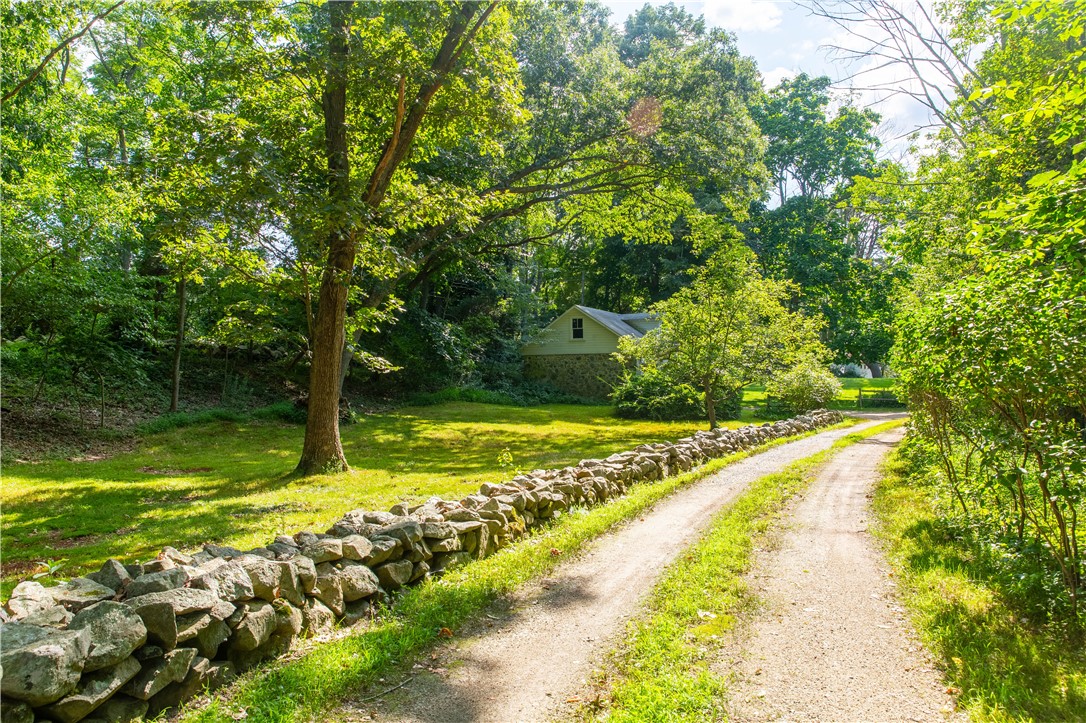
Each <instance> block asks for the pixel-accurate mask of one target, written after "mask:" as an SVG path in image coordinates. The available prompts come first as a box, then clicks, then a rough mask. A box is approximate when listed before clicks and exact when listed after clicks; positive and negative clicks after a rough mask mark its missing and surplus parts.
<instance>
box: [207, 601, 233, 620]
mask: <svg viewBox="0 0 1086 723" xmlns="http://www.w3.org/2000/svg"><path fill="white" fill-rule="evenodd" d="M236 609H237V608H235V607H234V605H233V603H228V602H226V601H225V600H220V601H219V602H217V603H215V606H214V607H213V608H211V609H210V610H208V611H207V614H208V615H210V616H211V617H213V618H215V619H216V620H226V619H227V618H228V617H230V616H231V615H233V614H234V611H235V610H236Z"/></svg>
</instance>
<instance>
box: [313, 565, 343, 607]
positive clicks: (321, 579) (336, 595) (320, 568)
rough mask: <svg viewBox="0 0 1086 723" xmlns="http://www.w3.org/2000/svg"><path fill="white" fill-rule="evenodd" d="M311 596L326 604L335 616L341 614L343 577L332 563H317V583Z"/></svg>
mask: <svg viewBox="0 0 1086 723" xmlns="http://www.w3.org/2000/svg"><path fill="white" fill-rule="evenodd" d="M313 596H314V597H316V598H317V599H318V600H320V601H321V602H322V603H324V604H325V605H327V606H328V608H329V609H330V610H331V611H332V612H333V613H335V614H336V616H337V617H338V616H340V615H342V614H343V602H344V600H343V579H342V578H341V577H340V575H339V570H337V569H336V568H335V567H333V566H332V563H330V562H322V563H321V564H319V565H317V584H316V587H314V589H313Z"/></svg>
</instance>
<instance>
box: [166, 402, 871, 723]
mask: <svg viewBox="0 0 1086 723" xmlns="http://www.w3.org/2000/svg"><path fill="white" fill-rule="evenodd" d="M861 421H862V420H856V419H850V420H846V421H844V422H841V423H839V424H836V425H833V426H830V427H825V428H823V429H818V430H815V431H813V432H807V433H805V434H799V435H794V436H791V437H784V438H781V439H777V440H773V441H771V442H767V443H766V444H763V445H760V446H758V447H756V448H754V449H752V450H748V451H746V452H740V453H737V454H733V455H729V456H727V457H721V458H718V459H715V460H712V461H710V462H708V463H707V464H705V465H703V466H702V467H699V468H697V469H695V470H691V471H690V472H687V473H685V474H681V475H676V476H674V477H669V478H667V479H664V480H660V481H658V482H652V483H646V484H638V485H634V486H633V487H632V488H631V490H630V491H629V492H628V493H627V494H626V495H624V496H622V497H619V498H616V499H614V500H611V501H610V502H608V503H606V504H603V505H600V506H598V507H593V508H590V509H583V508H580V509H574V510H571V511H570V512H568V513H567V514H565V515H563V516H562V517H561V518H560V519H559V520H558V521H556V522H555V523H554V524H552V525H549V526H548V527H546V528H543V529H541V530H539V531H538V532H536V533H534V534H532V535H530V536H529V537H527V538H526V539H524V540H522V541H520V542H518V543H516V544H514V545H511V546H509V547H507V548H506V549H504V550H502V551H500V552H498V553H497V554H496V555H494V556H492V557H489V558H487V559H485V560H480V561H479V562H475V563H472V564H470V565H467V566H465V567H463V568H461V569H460V570H456V571H453V572H450V573H449V574H447V575H445V577H443V578H442V579H440V580H435V581H431V582H428V583H425V584H423V585H420V586H418V587H414V588H411V589H409V590H407V591H406V592H405V593H404V594H403V595H402V597H400V599H399V600H398V601H397V602H396V604H395V605H394V607H393V608H392V609H390V610H388V611H386V612H385V614H383V615H381V616H380V617H379V618H378V619H377V620H376V621H375V622H374V624H373V625H372V626H371V627H369V628H365V629H362V630H360V631H359V632H357V633H355V634H352V635H350V636H348V637H344V638H342V639H339V640H336V641H333V642H329V643H326V644H318V645H315V646H314V647H313V648H312V649H311V650H309V651H307V652H304V653H303V654H301V655H300V656H299V657H297V658H296V659H294V660H291V661H289V662H283V661H272V662H271V663H269V664H268V665H266V666H264V667H262V668H259V669H257V670H255V671H252V672H250V673H248V674H246V675H245V676H243V677H242V678H241V679H240V680H239V681H238V682H237V683H235V684H234V685H233V686H231V687H230V688H227V689H224V690H223V691H220V692H219V694H217V696H216V697H215V698H214V699H213V700H211V701H210V702H209V703H207V704H206V705H203V707H199V706H200V704H199V703H198V702H197V703H196V705H195V706H191V707H190V708H191V709H190V710H187V711H183V713H182V717H181V720H183V721H199V722H200V723H207V722H209V721H226V720H241V719H244V720H246V721H275V722H286V721H305V720H314V719H319V716H320V714H321V713H322V712H324V711H327V710H329V709H330V708H332V707H333V706H335V705H336V704H337V703H339V702H341V701H343V700H344V699H346V698H348V697H351V696H354V695H357V694H358V693H359V692H360V689H362V688H363V687H365V686H370V685H373V684H374V683H376V682H377V681H378V679H379V678H380V677H382V676H384V675H386V674H388V673H389V672H390V671H392V670H394V669H395V668H396V666H398V665H400V664H403V663H407V662H409V659H410V658H411V657H412V656H414V655H417V654H419V653H420V652H422V651H424V650H425V649H426V648H427V647H428V646H430V645H432V644H433V643H434V642H436V641H437V640H438V639H439V635H440V633H441V631H442V629H449V630H456V629H457V628H458V627H459V626H461V625H462V624H463V623H464V622H466V621H467V620H468V619H469V618H471V616H473V615H475V614H477V613H479V612H481V611H482V610H483V609H484V608H485V607H486V606H487V605H489V604H490V603H491V602H492V601H493V600H495V599H496V598H497V597H498V596H499V595H502V594H506V593H510V592H512V591H513V590H515V589H516V588H518V587H519V586H520V585H522V584H524V583H526V582H528V581H529V580H532V579H533V578H535V577H538V576H539V575H542V574H544V573H546V572H548V571H550V570H552V569H554V568H555V567H557V566H558V565H559V564H560V563H562V562H563V561H564V560H565V559H566V558H567V557H568V555H569V554H575V553H576V552H577V551H579V550H580V549H581V548H582V547H583V546H584V545H586V544H587V543H589V542H590V541H591V540H592V539H593V538H595V537H597V536H599V535H601V534H602V533H604V532H606V531H607V530H608V529H610V528H611V527H613V526H614V525H616V524H618V523H620V522H622V521H623V520H626V519H628V518H630V517H633V516H635V515H638V514H640V513H641V512H642V511H644V510H645V509H647V508H648V507H651V506H652V505H653V504H655V503H656V502H658V501H659V500H661V499H663V498H664V497H667V496H668V495H670V494H671V493H673V492H675V491H676V490H678V489H680V488H682V487H686V486H688V485H690V484H693V483H695V482H697V481H698V480H700V479H702V478H704V477H707V476H708V475H710V474H713V473H715V472H717V471H719V470H721V469H723V468H724V467H726V466H728V465H729V464H732V463H734V462H737V461H739V460H741V459H744V458H746V457H749V456H751V455H752V454H755V453H758V452H763V451H765V450H767V449H771V448H773V447H777V446H780V445H782V444H787V443H788V442H793V441H796V440H798V439H803V438H805V437H809V436H812V435H815V434H821V433H823V432H827V431H830V430H833V429H841V428H844V427H848V426H852V425H855V424H857V423H859V422H861ZM567 553H568V554H567Z"/></svg>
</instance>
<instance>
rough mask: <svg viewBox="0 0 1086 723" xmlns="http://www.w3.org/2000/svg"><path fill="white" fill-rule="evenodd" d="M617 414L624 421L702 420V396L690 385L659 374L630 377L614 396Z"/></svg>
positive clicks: (703, 414)
mask: <svg viewBox="0 0 1086 723" xmlns="http://www.w3.org/2000/svg"><path fill="white" fill-rule="evenodd" d="M611 401H613V402H614V403H615V414H616V415H617V416H619V417H623V418H624V419H652V420H656V421H666V420H676V419H701V418H702V417H704V416H705V407H704V405H703V403H702V396H701V394H699V393H698V391H697V390H696V389H694V388H693V387H692V386H690V385H689V384H677V383H675V382H673V381H672V380H670V379H668V378H667V377H666V376H664V375H663V374H661V373H659V372H655V371H653V372H645V373H644V374H629V375H627V376H626V377H625V378H624V379H623V380H622V382H620V383H619V384H618V385H617V386H616V387H615V389H614V391H613V392H611Z"/></svg>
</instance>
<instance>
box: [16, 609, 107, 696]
mask: <svg viewBox="0 0 1086 723" xmlns="http://www.w3.org/2000/svg"><path fill="white" fill-rule="evenodd" d="M89 651H90V635H89V634H88V633H87V631H85V630H55V629H53V628H44V627H39V626H37V625H27V624H26V623H18V622H15V623H3V624H0V668H2V669H3V671H4V675H3V677H0V693H2V694H3V695H4V696H6V697H11V698H14V699H16V700H21V701H24V702H26V703H28V704H30V705H31V706H34V707H37V706H40V705H45V704H47V703H52V702H53V701H55V700H57V699H59V698H62V697H63V696H65V695H67V694H68V693H71V692H72V691H73V690H75V686H76V683H78V682H79V675H80V673H82V672H83V662H84V661H85V660H86V659H87V653H88V652H89Z"/></svg>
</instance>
